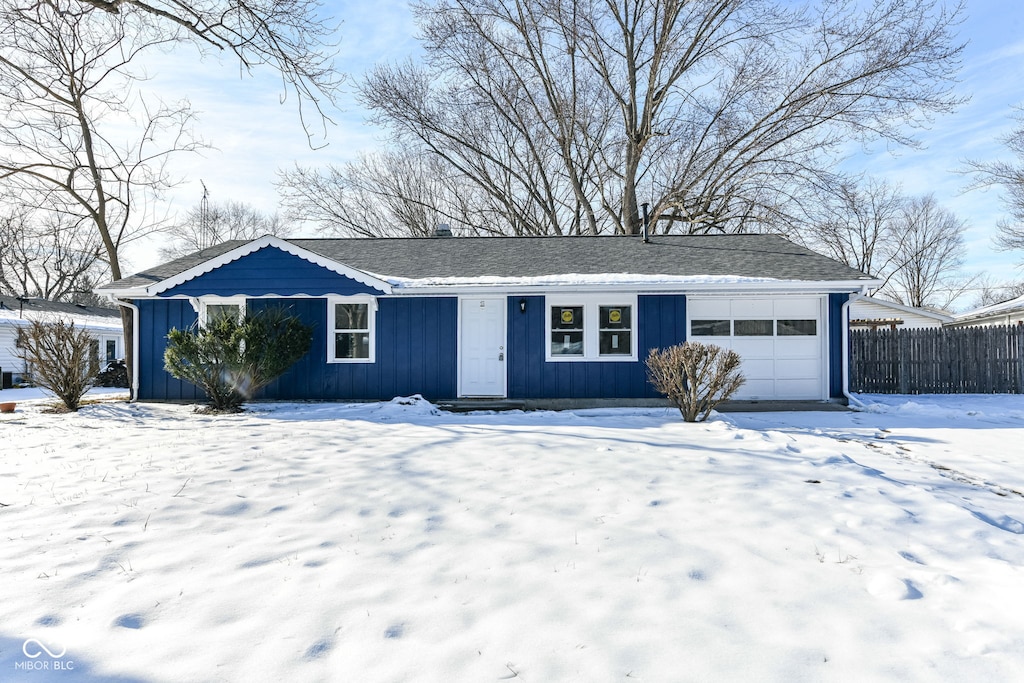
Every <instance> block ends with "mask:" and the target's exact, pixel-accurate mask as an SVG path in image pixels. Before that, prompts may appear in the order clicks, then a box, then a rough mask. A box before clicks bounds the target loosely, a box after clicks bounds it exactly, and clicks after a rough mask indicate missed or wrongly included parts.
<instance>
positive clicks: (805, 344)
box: [687, 297, 827, 400]
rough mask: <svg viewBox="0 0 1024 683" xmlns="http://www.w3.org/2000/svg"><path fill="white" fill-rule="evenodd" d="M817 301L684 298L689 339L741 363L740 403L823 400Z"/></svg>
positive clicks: (822, 356) (821, 336)
mask: <svg viewBox="0 0 1024 683" xmlns="http://www.w3.org/2000/svg"><path fill="white" fill-rule="evenodd" d="M822 310H823V300H822V299H821V298H820V297H776V298H752V297H751V298H724V297H715V298H712V297H708V298H694V297H689V298H688V299H687V318H688V327H689V336H688V338H689V339H691V340H693V341H700V342H704V343H706V344H717V345H718V346H722V347H725V348H727V349H732V350H734V351H735V352H736V353H738V354H739V355H740V358H741V359H742V361H743V366H742V369H743V374H744V376H745V377H746V378H747V381H746V383H745V384H744V385H743V386H742V387H741V388H740V390H739V391H738V392H737V393H736V394H735V395H734V396H733V398H736V399H741V400H770V399H790V400H793V399H813V400H820V399H825V398H827V395H826V382H825V377H826V375H825V362H824V359H825V353H824V347H825V342H824V335H825V333H824V324H823V320H822Z"/></svg>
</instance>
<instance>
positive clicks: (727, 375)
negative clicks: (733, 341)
mask: <svg viewBox="0 0 1024 683" xmlns="http://www.w3.org/2000/svg"><path fill="white" fill-rule="evenodd" d="M739 367H740V356H739V354H738V353H736V352H735V351H728V350H726V349H723V348H722V347H720V346H715V345H714V344H701V343H700V342H685V343H683V344H676V345H675V346H670V347H668V348H667V349H664V350H662V349H651V352H650V353H649V354H648V356H647V378H648V381H649V382H650V383H651V384H652V385H654V388H655V389H657V390H658V391H659V392H660V393H662V394H665V396H667V397H668V400H669V401H671V402H672V405H674V406H675V407H676V408H678V409H679V412H680V413H681V414H682V416H683V419H684V420H686V421H687V422H703V421H704V420H706V419H707V417H708V415H710V414H711V411H712V410H714V409H715V407H716V406H718V405H719V404H720V403H722V402H723V401H726V400H728V399H729V397H730V396H732V394H733V393H735V392H736V390H737V389H739V388H740V386H742V385H743V382H745V381H746V380H745V378H744V377H743V374H742V373H741V372H740V370H739Z"/></svg>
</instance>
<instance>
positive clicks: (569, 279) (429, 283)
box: [376, 273, 779, 287]
mask: <svg viewBox="0 0 1024 683" xmlns="http://www.w3.org/2000/svg"><path fill="white" fill-rule="evenodd" d="M376 277H379V278H380V279H381V280H384V281H386V282H388V283H389V284H391V285H394V286H395V287H460V286H467V285H471V286H487V285H494V286H502V287H538V286H542V287H549V286H573V285H607V284H622V285H662V284H685V285H707V284H741V283H760V282H779V280H778V279H777V278H771V277H744V276H742V275H638V274H630V273H566V274H564V275H540V276H535V277H499V276H492V275H481V276H477V277H427V278H402V277H388V276H384V275H377V276H376Z"/></svg>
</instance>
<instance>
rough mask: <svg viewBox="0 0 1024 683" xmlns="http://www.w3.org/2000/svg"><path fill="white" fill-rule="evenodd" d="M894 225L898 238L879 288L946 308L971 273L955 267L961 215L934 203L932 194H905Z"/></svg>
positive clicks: (913, 302)
mask: <svg viewBox="0 0 1024 683" xmlns="http://www.w3.org/2000/svg"><path fill="white" fill-rule="evenodd" d="M901 214H902V215H901V217H900V219H899V223H898V226H897V230H898V231H899V232H900V233H901V234H902V235H903V241H902V243H901V244H900V245H899V249H898V251H897V253H896V254H895V256H894V257H893V262H894V263H895V264H898V267H896V268H893V269H892V271H891V272H890V274H889V276H888V278H887V280H886V282H885V284H884V285H883V286H882V287H881V288H880V292H881V293H882V294H884V295H886V296H888V297H890V298H892V299H893V300H895V301H896V302H897V303H902V304H906V305H908V306H918V307H934V308H947V307H949V306H950V305H951V304H952V302H953V301H954V300H955V299H957V298H958V297H960V296H961V295H963V294H964V292H966V291H967V290H968V289H970V287H971V285H972V284H973V282H974V281H975V280H976V277H968V276H965V275H963V274H962V273H961V272H960V266H962V265H963V262H964V254H965V251H966V249H965V246H964V236H963V232H964V230H965V228H966V225H967V224H966V221H964V220H962V219H960V218H957V216H956V214H954V213H953V212H952V211H949V210H948V209H944V208H942V207H941V206H939V204H938V202H936V201H935V197H934V195H930V194H929V195H923V196H920V197H913V198H911V199H909V200H907V201H906V202H905V203H904V205H903V207H902V210H901Z"/></svg>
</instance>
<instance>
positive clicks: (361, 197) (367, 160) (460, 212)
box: [278, 149, 510, 237]
mask: <svg viewBox="0 0 1024 683" xmlns="http://www.w3.org/2000/svg"><path fill="white" fill-rule="evenodd" d="M279 176H280V181H279V183H278V189H279V190H280V192H281V196H282V201H283V204H284V206H285V207H286V210H287V214H288V216H289V217H290V218H292V219H294V220H297V221H303V222H307V223H313V224H315V225H317V226H318V227H319V229H320V230H321V231H323V232H326V233H329V234H337V235H348V236H358V237H402V236H415V237H424V236H429V235H430V234H432V233H433V231H434V230H435V229H436V227H437V225H439V224H441V223H445V224H448V225H449V226H451V228H452V229H453V230H454V231H455V232H456V233H457V234H468V235H472V234H475V235H487V234H502V233H507V232H509V231H510V230H509V229H508V228H507V226H506V224H505V222H504V221H503V219H502V214H503V210H502V208H501V207H499V206H496V205H495V204H494V202H493V201H492V200H491V197H489V196H488V195H486V194H485V193H483V192H481V191H480V189H479V187H478V186H476V185H474V184H473V183H470V182H469V181H468V180H467V179H466V178H465V177H464V176H462V175H460V174H458V173H456V172H454V171H453V169H452V168H451V167H450V166H447V165H445V164H444V163H443V162H442V161H441V160H440V159H438V158H437V157H435V156H429V155H425V154H422V153H421V152H420V151H419V150H405V149H399V150H385V151H382V152H377V153H373V154H363V155H361V156H360V157H359V158H358V159H356V160H355V161H352V162H349V163H347V164H344V165H342V166H334V165H331V166H328V167H327V168H326V169H325V170H317V169H312V168H307V167H301V166H296V167H294V168H292V169H283V170H281V171H280V172H279Z"/></svg>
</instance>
